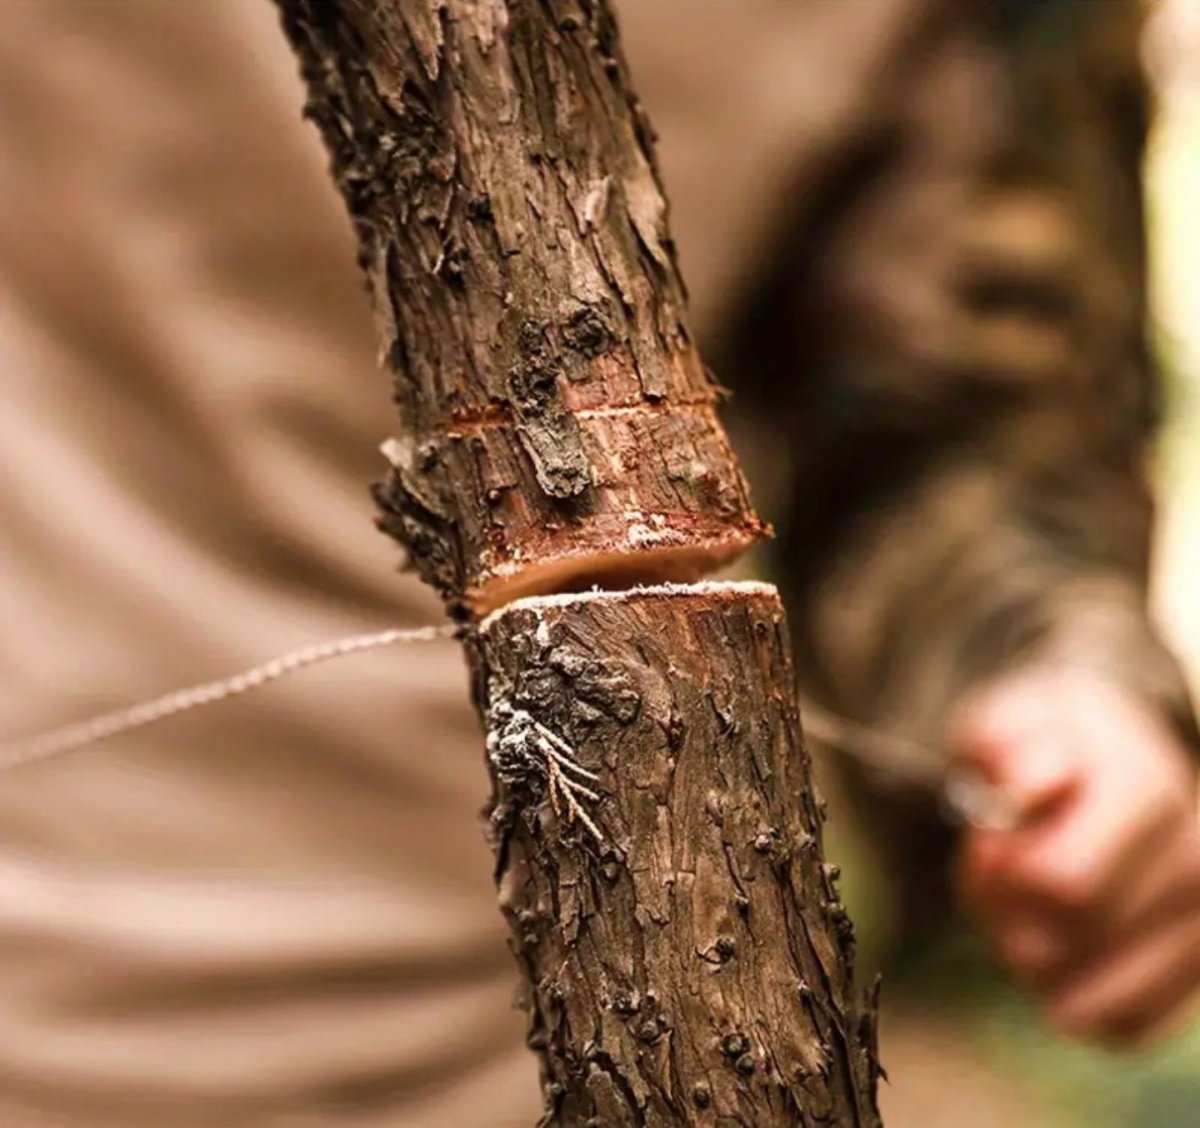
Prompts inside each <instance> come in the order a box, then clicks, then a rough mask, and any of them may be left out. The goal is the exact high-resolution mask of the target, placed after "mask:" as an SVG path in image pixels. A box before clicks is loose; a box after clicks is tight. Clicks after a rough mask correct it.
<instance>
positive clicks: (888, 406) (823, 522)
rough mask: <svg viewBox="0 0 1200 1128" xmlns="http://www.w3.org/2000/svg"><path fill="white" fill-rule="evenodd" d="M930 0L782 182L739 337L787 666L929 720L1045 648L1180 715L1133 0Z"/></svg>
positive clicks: (833, 690)
mask: <svg viewBox="0 0 1200 1128" xmlns="http://www.w3.org/2000/svg"><path fill="white" fill-rule="evenodd" d="M946 8H947V9H948V10H947V11H945V12H943V13H941V15H940V16H938V17H937V18H925V19H923V21H922V23H921V26H920V28H919V29H917V31H916V32H915V33H914V34H913V35H912V36H911V38H910V39H909V40H908V41H906V43H905V44H904V50H903V51H902V52H901V51H898V52H897V59H896V61H895V65H894V67H893V68H892V69H891V71H890V72H889V74H888V76H887V80H886V82H885V83H884V84H883V85H882V86H881V88H880V90H879V92H878V97H877V98H876V99H875V104H874V106H873V108H872V111H871V113H870V115H869V116H867V117H864V120H863V121H861V122H858V123H856V128H854V129H852V130H849V131H848V133H847V142H846V146H845V152H844V153H843V155H842V157H841V158H840V159H839V160H838V161H835V162H832V163H831V167H830V169H829V172H828V175H827V177H826V179H825V181H824V186H823V189H822V190H821V191H820V192H818V193H811V194H809V195H808V196H806V198H805V199H804V200H803V201H802V202H801V203H800V205H799V207H798V209H797V211H798V219H797V221H796V223H795V225H794V228H793V232H792V237H791V245H790V247H789V250H788V253H787V254H786V255H785V256H782V257H783V259H785V260H786V264H785V265H784V266H782V267H781V268H780V271H779V273H777V274H776V276H774V277H773V278H772V279H770V281H769V284H768V285H767V286H766V287H765V288H764V290H763V292H761V293H760V294H758V295H756V298H755V301H754V302H753V303H752V305H751V309H752V313H751V314H750V315H749V316H748V317H747V318H746V319H745V321H744V322H743V326H742V332H741V334H740V336H739V338H738V339H737V342H736V345H737V354H738V361H737V363H738V366H739V368H744V367H746V366H749V367H750V368H752V369H753V370H754V371H755V372H756V374H757V375H758V377H759V383H758V384H757V385H756V386H755V387H754V388H753V389H752V390H751V391H750V392H749V395H748V398H749V400H750V403H751V405H752V406H754V407H757V408H758V409H759V410H760V413H761V414H762V415H763V416H764V417H769V418H770V419H771V420H773V421H774V425H775V426H777V427H779V426H781V425H782V427H783V428H785V429H786V432H787V434H786V439H784V440H783V443H784V445H785V446H786V447H788V448H790V450H791V454H790V458H791V459H792V465H791V467H790V468H789V471H788V474H789V476H790V481H791V483H792V487H791V490H790V491H789V492H788V496H787V498H786V502H785V504H784V506H783V509H784V512H783V513H782V514H781V515H780V520H779V524H780V527H781V543H780V556H781V561H782V562H781V568H780V570H781V573H782V579H783V582H784V583H785V585H787V586H789V587H790V588H791V590H792V594H793V597H794V601H795V602H794V606H795V608H796V614H795V616H794V622H795V633H796V635H797V640H798V647H799V651H800V665H801V669H802V671H803V676H804V678H805V680H806V689H807V690H808V692H809V693H811V694H812V695H813V696H814V697H815V698H816V699H817V700H818V701H819V702H821V703H822V704H824V705H825V706H826V707H827V708H829V709H831V710H833V711H836V712H838V713H840V714H842V715H844V716H847V717H850V718H852V719H854V720H856V721H860V722H865V723H869V724H871V725H874V726H876V727H880V728H883V729H886V730H889V731H892V732H896V733H899V734H902V735H904V736H906V737H910V738H915V739H917V740H920V741H923V742H927V743H930V744H933V745H934V746H939V745H940V743H941V742H942V739H943V733H944V728H945V724H946V721H947V717H948V715H949V713H950V711H951V710H952V709H953V708H954V706H955V705H956V703H958V702H959V701H961V699H962V698H963V697H964V695H965V694H967V693H969V692H970V691H971V690H972V689H973V688H975V687H977V686H978V685H980V684H981V683H983V682H986V681H988V680H990V679H993V678H995V677H997V676H999V675H1001V674H1003V673H1005V672H1007V671H1010V670H1011V669H1013V668H1014V667H1018V666H1023V665H1028V664H1029V663H1032V662H1036V661H1041V660H1047V661H1056V662H1057V661H1060V660H1062V661H1067V662H1068V663H1071V664H1075V665H1080V666H1085V667H1089V668H1091V667H1094V668H1096V669H1099V670H1101V671H1103V672H1104V673H1105V674H1107V675H1109V676H1111V677H1112V678H1114V679H1116V680H1117V681H1118V682H1119V683H1120V684H1121V685H1123V686H1127V687H1129V689H1131V690H1132V691H1133V692H1134V693H1136V694H1137V695H1138V696H1140V697H1142V698H1144V699H1146V700H1149V701H1151V702H1152V703H1153V704H1154V707H1155V709H1156V710H1161V711H1163V712H1164V713H1165V714H1167V715H1169V716H1170V717H1171V718H1172V719H1173V720H1174V721H1175V723H1176V724H1177V725H1178V726H1182V727H1184V728H1185V729H1187V731H1188V732H1189V733H1190V731H1191V720H1190V717H1191V713H1190V707H1189V705H1188V702H1187V695H1186V691H1185V689H1184V684H1183V681H1182V678H1181V677H1180V674H1179V671H1178V668H1177V666H1176V664H1175V662H1174V660H1173V659H1172V657H1171V656H1170V655H1169V654H1168V652H1167V651H1166V649H1165V648H1164V647H1163V645H1162V644H1161V642H1160V640H1159V639H1158V638H1157V636H1156V635H1155V633H1154V631H1153V629H1152V627H1151V626H1150V624H1149V622H1148V619H1147V611H1146V584H1147V566H1148V546H1149V538H1150V531H1151V520H1152V500H1151V497H1150V492H1149V488H1148V486H1147V482H1146V477H1145V466H1146V461H1147V454H1148V447H1149V444H1150V441H1151V439H1152V437H1153V432H1154V426H1155V421H1156V417H1157V410H1158V387H1157V377H1156V373H1155V371H1154V365H1153V361H1152V358H1151V356H1150V350H1149V347H1148V344H1147V340H1146V326H1145V315H1146V303H1145V247H1144V222H1143V209H1142V197H1141V187H1140V171H1141V169H1140V164H1141V158H1142V153H1143V146H1144V140H1145V135H1146V128H1147V121H1148V117H1149V108H1148V95H1147V91H1146V88H1145V83H1144V77H1143V75H1142V73H1141V68H1140V61H1139V54H1138V38H1139V15H1138V6H1137V5H1136V4H1134V3H1125V2H1123V0H1121V2H1113V3H1106V4H1073V3H1049V4H1041V5H1025V4H1016V3H1004V4H991V5H989V4H964V5H955V6H950V5H947V6H946ZM774 449H780V444H779V443H776V444H774Z"/></svg>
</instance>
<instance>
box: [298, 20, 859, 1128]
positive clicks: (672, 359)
mask: <svg viewBox="0 0 1200 1128" xmlns="http://www.w3.org/2000/svg"><path fill="white" fill-rule="evenodd" d="M276 2H277V3H278V4H279V6H280V8H281V9H282V11H283V13H284V23H285V28H286V30H287V32H288V34H289V36H290V38H291V41H292V43H293V44H294V45H295V47H296V49H297V52H298V54H299V56H300V59H301V63H302V69H303V72H304V75H305V78H306V80H307V83H308V87H309V93H310V100H309V104H308V112H309V113H310V115H311V116H312V117H313V118H314V119H315V120H316V122H317V124H318V125H319V126H320V128H321V131H322V134H323V135H324V138H325V141H326V143H327V145H328V147H329V149H330V152H331V154H332V157H333V169H334V174H335V177H336V179H337V181H338V183H339V185H340V187H341V189H342V192H343V195H344V196H345V198H346V202H347V205H348V207H349V210H350V213H351V215H352V217H353V219H354V221H355V224H356V226H357V230H358V236H359V241H360V247H361V261H362V266H363V268H364V270H365V271H366V274H367V277H368V279H369V281H370V284H371V288H372V291H373V294H374V300H375V307H376V314H377V318H376V320H377V325H378V329H379V334H380V339H381V343H382V351H383V355H384V357H385V359H386V361H387V363H388V365H389V366H390V368H391V369H392V371H393V374H394V376H395V387H396V398H397V401H398V403H399V406H400V409H401V411H400V415H401V426H402V431H401V437H400V438H399V439H396V440H393V441H391V442H390V443H389V444H387V446H386V448H385V453H387V455H388V457H389V459H390V460H391V462H392V465H393V472H392V473H391V475H390V476H389V478H388V480H387V481H386V482H385V483H383V484H382V485H381V486H380V487H379V488H378V490H377V497H378V499H379V502H380V504H381V506H382V508H383V513H384V515H383V518H382V523H383V526H384V528H385V529H387V530H388V531H389V532H391V533H393V534H394V535H395V536H397V537H398V539H400V540H401V541H403V542H404V543H405V544H406V546H407V547H408V549H409V551H410V553H411V555H412V558H413V560H414V562H415V563H416V566H417V567H418V568H419V569H420V571H421V573H422V574H423V575H424V577H425V578H426V579H427V580H429V581H430V582H431V583H433V584H434V585H435V586H436V587H437V588H438V590H439V591H440V592H441V593H442V595H443V596H444V597H445V599H446V601H447V604H448V605H449V607H450V609H451V610H452V611H456V612H460V613H462V614H464V615H466V616H469V615H471V614H472V613H476V614H478V613H480V612H482V611H485V610H488V609H490V608H494V607H496V606H498V605H500V604H502V603H503V602H504V601H505V600H507V599H512V598H513V597H514V596H516V595H518V594H520V593H523V592H539V593H540V592H546V591H560V592H561V591H569V590H573V589H576V588H578V587H580V586H582V585H585V584H587V583H588V582H589V581H593V580H597V581H602V582H603V583H604V584H606V585H607V586H609V587H612V586H620V585H629V584H632V582H633V581H635V580H639V579H647V578H673V579H681V578H682V579H694V578H697V577H699V576H700V575H702V574H703V573H704V572H706V571H707V570H709V569H710V568H711V567H712V566H713V565H714V564H716V563H718V562H720V561H722V560H724V559H727V558H729V557H730V556H732V555H734V554H736V553H737V552H738V551H740V550H741V549H742V548H744V547H745V546H746V545H748V544H749V543H750V542H751V541H752V540H753V539H754V538H755V537H756V536H758V535H759V534H760V533H761V525H760V523H759V521H758V519H757V517H756V516H755V515H754V512H753V510H752V509H751V507H750V504H749V500H748V497H747V494H746V489H745V485H744V482H743V480H742V477H741V473H740V471H739V469H738V467H737V463H736V461H735V459H734V457H733V455H732V453H731V451H730V449H729V446H728V443H727V441H726V438H725V435H724V433H723V431H722V430H721V427H720V425H719V423H718V422H717V420H716V417H715V414H714V399H715V389H714V387H713V385H712V384H711V383H710V382H709V380H708V378H707V376H706V374H705V371H704V369H703V367H702V366H701V364H700V362H699V360H698V358H697V355H696V352H695V349H694V347H693V345H692V342H691V339H690V337H689V335H688V332H687V329H686V325H685V321H684V308H683V307H684V295H683V288H682V285H681V283H680V281H679V276H678V273H677V271H676V266H675V261H674V257H673V253H672V249H671V245H670V241H669V239H668V237H667V234H666V228H665V219H664V216H665V208H664V204H663V199H662V195H661V192H660V190H659V186H658V182H657V180H656V177H655V173H654V168H653V160H652V154H651V146H650V141H649V127H648V126H647V124H646V122H645V120H644V119H643V117H642V116H641V114H640V112H639V110H638V107H637V103H636V101H635V100H634V98H633V96H632V94H631V92H630V87H629V83H628V78H627V75H626V73H625V67H624V63H623V62H622V60H621V56H620V51H619V48H618V46H617V42H616V34H615V28H614V25H613V22H612V18H611V14H610V11H609V8H608V5H607V3H606V2H605V0H276ZM466 637H467V638H468V639H469V640H470V646H469V649H470V653H471V657H472V664H473V668H474V671H475V679H476V687H477V695H478V699H479V702H480V705H481V707H482V708H484V710H485V715H486V719H487V724H488V747H489V754H490V761H491V764H492V768H493V777H494V783H495V787H496V806H495V810H494V813H493V824H494V829H495V833H496V842H497V848H498V876H499V879H500V882H501V887H502V899H503V901H504V906H505V911H506V912H507V914H508V916H509V920H510V922H511V924H512V926H513V930H514V937H515V947H516V950H517V955H518V960H519V963H520V964H521V967H522V969H523V970H524V972H525V975H526V979H527V988H528V991H529V995H530V1008H531V1016H532V1023H533V1028H532V1037H531V1041H532V1043H533V1045H534V1047H535V1048H536V1049H537V1050H538V1051H539V1053H540V1054H541V1057H542V1062H543V1067H544V1074H545V1080H546V1095H547V1108H548V1112H547V1123H548V1124H551V1125H554V1126H555V1128H585V1126H588V1128H600V1126H604V1128H623V1126H639V1128H641V1126H646V1128H685V1126H686V1128H690V1126H692V1125H705V1126H709V1128H735V1126H740V1128H781V1126H783V1125H797V1124H800V1125H836V1126H838V1128H865V1126H873V1125H876V1124H877V1123H878V1117H877V1114H876V1112H875V1106H874V1086H875V1073H876V1067H875V1064H874V1053H873V1031H872V1027H871V1022H872V1020H871V1017H870V1015H871V1013H872V1011H871V1008H866V1009H864V1010H862V1011H860V1010H859V1008H858V1007H856V1005H855V1002H854V999H853V998H852V995H851V985H850V973H849V961H850V948H851V943H852V942H851V933H850V928H849V924H848V922H847V920H846V917H845V913H844V912H843V911H842V909H841V907H840V905H839V904H838V902H837V897H836V894H835V891H834V887H833V881H832V875H831V874H830V872H829V871H828V870H827V869H826V867H825V866H824V865H823V861H822V854H821V846H820V835H819V828H818V823H819V819H818V815H817V810H816V806H815V802H814V799H813V794H812V790H811V781H810V779H809V770H808V760H807V757H806V754H805V752H804V748H803V745H802V743H801V739H800V731H799V722H798V718H797V713H796V705H795V698H794V693H793V686H792V670H791V667H790V665H789V661H788V657H787V655H788V651H787V644H786V639H785V637H784V630H783V626H782V612H781V609H780V607H779V603H778V600H777V597H776V596H775V594H774V591H773V589H766V588H762V587H760V586H753V587H749V588H746V587H731V586H729V585H723V586H716V587H714V586H711V585H700V586H695V587H691V588H678V589H675V588H673V589H652V590H646V589H642V590H639V591H638V592H635V593H626V594H616V593H614V594H611V595H607V596H605V595H577V596H564V595H560V596H556V597H543V598H538V599H533V600H526V601H523V602H521V603H519V604H515V605H510V606H509V607H508V608H507V609H505V610H501V611H497V612H495V613H494V614H493V615H492V616H491V617H490V618H489V619H488V620H487V621H486V623H485V625H484V626H483V627H482V628H481V630H480V631H478V632H476V631H468V632H467V633H466Z"/></svg>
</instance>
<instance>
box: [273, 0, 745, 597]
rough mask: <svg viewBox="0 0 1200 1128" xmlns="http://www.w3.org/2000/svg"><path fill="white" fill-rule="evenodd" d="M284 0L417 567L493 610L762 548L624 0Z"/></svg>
mask: <svg viewBox="0 0 1200 1128" xmlns="http://www.w3.org/2000/svg"><path fill="white" fill-rule="evenodd" d="M280 2H281V7H282V9H283V11H284V14H285V24H286V28H287V31H288V33H289V36H290V38H291V40H292V43H293V44H294V46H295V47H296V49H297V51H298V53H299V54H300V57H301V59H302V62H303V66H304V72H305V77H306V79H307V81H308V85H309V89H310V93H311V98H310V101H309V105H308V112H309V114H310V115H311V116H312V117H313V118H314V119H315V121H316V122H317V124H318V125H319V126H320V128H321V131H322V134H323V135H324V138H325V141H326V143H327V145H328V147H329V149H330V152H331V154H332V156H333V168H334V174H335V176H336V179H337V181H338V183H339V185H340V187H341V190H342V193H343V195H344V197H345V199H346V202H347V205H348V206H349V209H350V212H351V215H352V216H353V218H354V221H355V224H356V226H357V229H358V235H359V243H360V250H361V263H362V266H363V268H364V270H365V272H366V274H367V277H368V279H369V280H370V283H371V288H372V291H373V294H374V300H375V309H376V320H377V325H378V329H379V335H380V340H381V347H382V353H383V356H384V357H385V358H386V361H387V363H388V365H389V366H390V367H391V369H392V371H393V373H394V374H395V388H396V399H397V402H398V404H399V406H400V411H401V416H402V419H403V422H404V435H403V438H402V439H401V440H399V441H397V442H394V443H393V444H391V445H390V448H389V452H390V457H391V459H392V462H393V471H392V473H391V474H390V475H389V477H388V479H387V481H386V482H384V483H382V485H381V486H380V487H379V488H378V490H377V498H378V500H379V503H380V506H381V508H382V510H383V518H382V524H383V527H384V528H385V529H386V530H387V531H388V532H391V533H393V534H394V535H395V536H397V537H398V539H400V540H402V541H404V542H405V544H406V545H407V546H408V547H409V550H410V552H411V554H412V557H413V560H414V562H415V564H416V566H417V568H418V569H420V571H421V573H422V575H423V576H424V577H425V578H426V579H427V580H429V581H430V582H431V583H433V584H435V585H436V586H437V587H438V589H439V590H440V591H441V592H442V594H443V595H444V596H445V597H446V598H447V599H448V600H449V601H450V602H451V603H452V604H459V603H466V604H468V605H470V606H472V607H473V608H475V609H476V610H486V609H488V608H490V607H493V606H496V605H498V604H499V603H501V602H502V601H503V600H504V599H507V598H512V597H513V596H514V595H517V594H520V593H522V592H528V591H539V590H546V589H547V588H550V587H553V588H562V587H566V586H574V587H580V586H584V585H586V584H587V583H589V582H591V581H592V580H593V579H596V578H603V577H604V576H605V575H606V574H607V572H608V571H609V563H610V559H609V558H610V557H611V556H612V555H614V554H616V555H619V556H620V557H622V558H623V561H624V563H623V570H624V572H626V573H627V574H632V575H634V576H640V577H655V576H660V577H670V578H675V579H695V578H697V577H698V576H700V575H702V574H703V573H704V572H706V571H707V570H709V569H710V568H711V567H712V566H713V565H714V564H715V563H719V562H720V561H723V560H726V559H728V558H730V557H732V556H734V555H736V554H737V553H738V552H740V551H741V550H742V549H743V548H745V547H746V546H747V545H748V544H749V543H751V542H752V541H753V540H754V539H755V538H756V537H757V536H758V535H759V534H760V532H761V525H760V523H759V522H758V519H757V518H756V517H755V515H754V513H753V511H752V509H751V507H750V503H749V498H748V495H747V492H746V487H745V483H744V481H743V479H742V476H741V473H740V471H739V470H738V467H737V463H736V461H735V459H734V458H733V455H732V453H731V451H730V449H729V446H728V443H727V441H726V439H725V435H724V432H723V430H722V429H721V426H720V424H719V423H718V421H717V419H716V416H715V414H714V400H715V398H716V389H715V388H714V386H713V384H712V383H711V382H710V380H709V379H708V376H707V374H706V372H705V370H704V368H703V366H702V365H701V363H700V360H699V358H698V356H697V353H696V350H695V347H694V345H693V343H692V340H691V337H690V336H689V334H688V330H687V326H686V321H685V316H684V295H683V287H682V284H681V283H680V280H679V274H678V271H677V269H676V265H675V259H674V254H673V249H672V247H671V244H670V241H669V239H668V237H667V233H666V225H665V211H666V209H665V204H664V202H663V197H662V193H661V190H660V188H659V184H658V181H657V178H656V175H655V172H654V165H653V155H652V152H651V147H650V139H649V136H650V135H649V127H648V125H647V123H646V121H645V119H644V117H643V116H642V115H641V113H640V111H639V108H638V105H637V102H636V100H635V99H634V98H633V96H632V94H631V92H630V87H629V83H628V78H627V75H626V73H625V65H624V62H623V61H622V58H621V55H620V51H619V48H618V46H617V41H616V33H615V28H614V25H613V22H612V19H611V16H610V15H609V11H608V7H607V5H606V4H603V3H589V2H587V0H582V2H579V3H575V2H572V0H556V2H553V3H552V2H549V0H520V2H513V3H504V2H501V0H391V2H382V0H337V2H330V0H324V2H322V0H280Z"/></svg>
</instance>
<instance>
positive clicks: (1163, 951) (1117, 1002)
mask: <svg viewBox="0 0 1200 1128" xmlns="http://www.w3.org/2000/svg"><path fill="white" fill-rule="evenodd" d="M1198 990H1200V921H1198V920H1197V919H1196V917H1194V916H1191V917H1188V918H1185V919H1184V920H1182V921H1176V922H1173V923H1171V924H1168V925H1167V926H1165V927H1159V928H1154V929H1150V930H1148V931H1146V932H1144V933H1143V934H1142V935H1141V937H1140V938H1139V939H1138V940H1137V942H1135V943H1134V944H1131V945H1126V946H1121V947H1118V948H1117V949H1115V950H1114V951H1111V952H1107V953H1106V954H1105V955H1104V956H1103V957H1102V958H1101V959H1100V960H1098V961H1097V962H1095V963H1094V964H1092V965H1091V966H1088V967H1086V968H1085V969H1084V970H1083V971H1082V972H1080V973H1079V974H1078V975H1077V976H1076V977H1075V978H1074V979H1073V981H1072V982H1070V983H1069V984H1068V985H1067V986H1066V987H1064V988H1063V989H1061V990H1060V991H1058V992H1057V993H1055V994H1054V995H1053V996H1052V997H1051V998H1050V999H1048V1001H1047V1003H1046V1008H1045V1009H1046V1015H1047V1018H1048V1020H1049V1022H1050V1024H1051V1025H1052V1026H1054V1027H1055V1028H1056V1029H1057V1030H1059V1031H1060V1032H1062V1033H1064V1034H1067V1035H1070V1036H1074V1037H1085V1038H1088V1039H1090V1040H1093V1041H1097V1042H1100V1043H1102V1044H1105V1045H1109V1046H1111V1047H1113V1048H1132V1047H1135V1046H1138V1045H1141V1044H1143V1043H1145V1042H1146V1041H1147V1040H1148V1039H1149V1038H1150V1037H1151V1036H1152V1035H1156V1034H1159V1035H1161V1034H1164V1033H1167V1032H1169V1031H1170V1030H1171V1029H1172V1028H1173V1027H1174V1026H1175V1025H1177V1024H1178V1023H1179V1022H1180V1021H1181V1020H1183V1019H1184V1018H1186V1017H1190V1015H1191V1013H1192V1012H1193V1010H1194V1008H1195V1003H1196V994H1197V991H1198Z"/></svg>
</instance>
